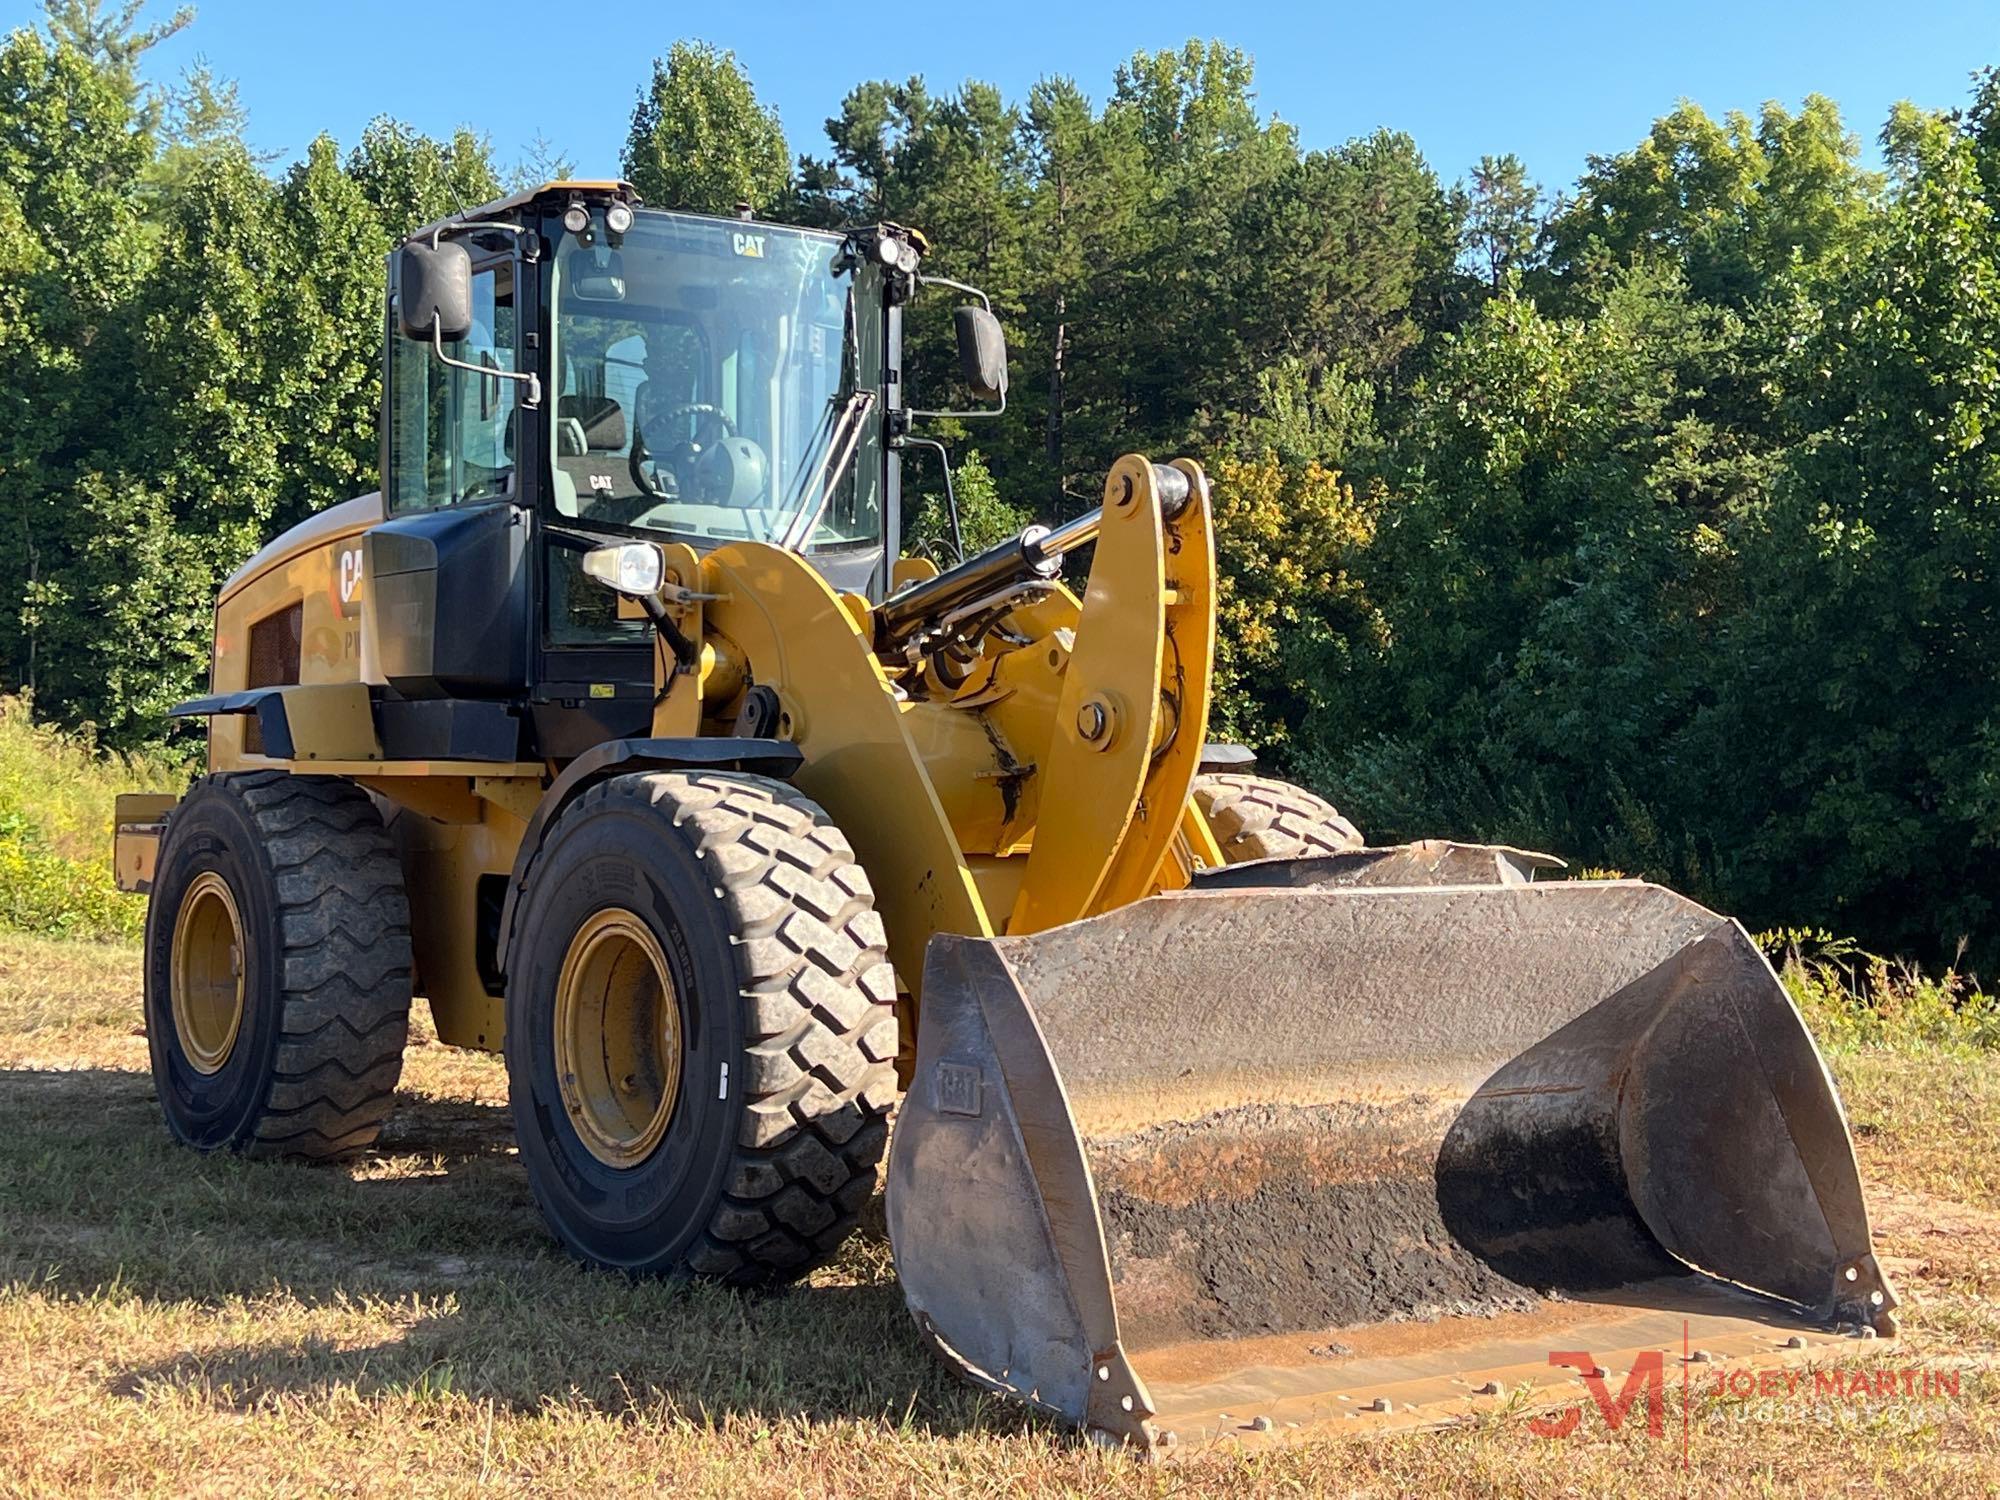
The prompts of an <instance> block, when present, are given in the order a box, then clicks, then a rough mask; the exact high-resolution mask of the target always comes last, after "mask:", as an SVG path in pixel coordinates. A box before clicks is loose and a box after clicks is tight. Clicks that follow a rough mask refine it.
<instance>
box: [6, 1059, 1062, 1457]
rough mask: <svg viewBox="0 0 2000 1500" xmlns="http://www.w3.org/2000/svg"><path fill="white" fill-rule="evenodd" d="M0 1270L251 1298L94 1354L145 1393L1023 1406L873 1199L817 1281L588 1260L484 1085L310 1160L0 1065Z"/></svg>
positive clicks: (134, 1100)
mask: <svg viewBox="0 0 2000 1500" xmlns="http://www.w3.org/2000/svg"><path fill="white" fill-rule="evenodd" d="M0 1284H5V1285H6V1286H7V1287H9V1288H11V1291H10V1292H9V1293H8V1294H9V1295H16V1294H19V1293H21V1292H22V1290H23V1289H24V1288H25V1289H29V1290H32V1291H34V1292H38V1293H40V1294H42V1295H44V1296H52V1297H58V1298H66V1299H72V1300H79V1301H81V1300H87V1299H92V1298H101V1299H106V1300H110V1301H120V1300H131V1299H135V1298H136V1299H142V1300H143V1301H145V1302H147V1303H158V1304H181V1303H191V1304H193V1305H194V1306H195V1307H196V1308H197V1309H203V1310H209V1311H211V1312H220V1313H222V1314H224V1315H225V1316H227V1315H231V1314H232V1313H233V1309H234V1308H235V1306H236V1304H237V1303H238V1302H239V1301H242V1302H247V1303H248V1304H249V1320H250V1325H251V1326H252V1327H253V1328H254V1329H255V1330H256V1332H255V1334H254V1335H253V1336H252V1337H249V1338H241V1337H239V1338H237V1339H236V1341H235V1342H233V1343H228V1344H224V1345H221V1346H206V1347H204V1346H203V1345H201V1344H200V1342H199V1338H198V1336H196V1337H190V1338H189V1339H188V1341H187V1344H186V1352H183V1353H179V1354H176V1355H175V1356H173V1357H171V1358H168V1359H164V1360H159V1361H155V1362H152V1363H145V1364H135V1365H132V1366H129V1367H126V1368H123V1369H118V1370H115V1371H113V1372H112V1373H111V1374H110V1375H109V1376H108V1384H109V1386H110V1388H111V1389H112V1390H113V1391H114V1392H117V1393H119V1394H122V1395H127V1396H131V1397H134V1398H138V1399H143V1398H144V1397H145V1395H146V1394H147V1393H148V1392H149V1391H152V1390H156V1389H158V1388H160V1387H162V1386H170V1387H181V1388H186V1389H191V1390H194V1391H197V1392H199V1393H201V1394H202V1395H203V1396H204V1397H205V1398H206V1399H208V1400H211V1401H213V1402H214V1403H215V1404H216V1405H217V1406H219V1407H223V1408H237V1409H245V1408H252V1407H255V1406H256V1405H258V1404H259V1403H260V1402H264V1401H267V1400H269V1399H271V1398H273V1397H277V1396H281V1395H287V1394H290V1395H297V1396H302V1397H305V1398H306V1399H314V1398H317V1397H323V1396H326V1395H330V1394H332V1393H334V1392H337V1391H353V1392H356V1393H359V1394H361V1395H364V1396H366V1395H369V1394H374V1393H382V1392H415V1393H433V1394H442V1393H446V1392H452V1393H457V1394H460V1395H463V1396H465V1397H467V1398H469V1399H472V1400H475V1401H486V1400H490V1401H493V1402H494V1403H496V1404H498V1405H500V1406H503V1407H506V1408H511V1409H518V1410H533V1409H538V1408H541V1407H543V1406H545V1405H547V1404H549V1403H555V1404H557V1405H575V1406H579V1407H588V1408H592V1409H595V1410H599V1411H606V1412H612V1413H620V1412H630V1413H633V1414H635V1415H636V1414H658V1413H660V1412H661V1411H663V1410H664V1411H667V1412H671V1413H675V1414H678V1415H681V1416H685V1417H689V1418H692V1419H694V1420H697V1421H700V1420H704V1419H710V1418H714V1419H719V1418H721V1417H724V1416H727V1415H735V1414H749V1415H755V1416H757V1417H760V1418H763V1419H781V1418H784V1417H807V1418H812V1419H817V1420H829V1419H858V1420H864V1421H887V1422H890V1423H901V1422H903V1421H905V1420H915V1421H917V1422H919V1423H921V1424H922V1425H923V1426H925V1427H926V1428H928V1429H929V1430H931V1431H933V1432H959V1431H968V1430H980V1431H996V1430H997V1431H1009V1430H1020V1429H1023V1428H1025V1427H1028V1426H1031V1425H1034V1419H1033V1418H1031V1417H1029V1416H1028V1415H1027V1414H1025V1413H1023V1412H1021V1411H1019V1410H1017V1409H1014V1408H1011V1407H1007V1406H1005V1405H1003V1404H1001V1403H998V1402H996V1401H994V1400H993V1399H992V1398H990V1397H985V1396H981V1395H979V1394H978V1393H976V1392H972V1391H970V1390H969V1389H967V1388H966V1387H964V1386H963V1385H961V1384H960V1383H958V1382H957V1381H956V1380H955V1379H953V1378H951V1377H950V1376H948V1375H947V1374H946V1373H945V1372H944V1371H943V1370H942V1369H941V1368H940V1367H939V1366H938V1365H937V1363H936V1361H935V1360H933V1358H932V1357H931V1355H930V1353H929V1351H928V1350H926V1349H925V1348H924V1346H923V1345H922V1343H921V1342H920V1340H919V1338H918V1336H917V1333H916V1330H915V1329H914V1327H913V1326H912V1324H911V1322H910V1318H909V1315H908V1313H907V1312H906V1311H905V1309H904V1306H903V1301H902V1294H901V1292H900V1290H899V1289H898V1287H897V1286H896V1283H895V1278H894V1275H893V1272H892V1270H891V1269H890V1265H889V1257H888V1247H887V1244H886V1242H885V1240H884V1238H883V1235H882V1229H881V1218H880V1214H879V1211H875V1212H871V1213H870V1214H869V1215H867V1216H865V1217H864V1222H863V1226H862V1228H861V1229H860V1230H859V1231H857V1233H856V1234H855V1236H854V1237H853V1238H852V1239H851V1240H850V1241H849V1243H848V1246H847V1247H846V1249H845V1250H844V1251H843V1252H842V1254H841V1256H840V1258H839V1259H838V1260H837V1261H836V1262H835V1264H834V1265H833V1266H831V1267H829V1268H828V1269H827V1270H825V1271H823V1272H821V1273H819V1274H817V1275H816V1276H815V1277H814V1278H813V1281H812V1283H811V1284H808V1285H803V1286H798V1287H794V1288H790V1289H787V1290H783V1291H779V1292H771V1293H755V1294H745V1293H738V1292H731V1291H728V1290H725V1289H722V1288H718V1287H713V1286H673V1285H668V1284H664V1283H660V1282H635V1281H630V1280H628V1279H626V1278H624V1277H621V1276H617V1275H613V1274H606V1273H602V1272H595V1271H591V1270H588V1269H586V1268H584V1267H582V1266H580V1265H578V1264H577V1263H575V1262H574V1261H572V1260H570V1259H569V1258H568V1257H567V1256H565V1255H564V1254H563V1253H562V1252H561V1251H560V1250H559V1249H558V1248H557V1247H556V1245H555V1244H554V1242H553V1241H552V1240H551V1239H550V1237H549V1235H548V1233H547V1231H546V1229H545V1228H544V1227H543V1225H542V1222H541V1219H540V1216H539V1214H538V1212H537V1210H536V1208H535V1205H534V1202H533V1200H532V1198H531V1197H530V1195H529V1191H528V1186H527V1180H526V1176H525V1174H524V1173H523V1171H522V1169H521V1167H520V1164H519V1161H518V1159H517V1158H516V1157H515V1156H514V1154H513V1150H512V1132H511V1127H510V1123H509V1118H508V1114H507V1110H506V1108H505V1106H504V1105H497V1104H479V1103H469V1102H465V1101H462V1100H443V1099H434V1098H425V1097H421V1096H414V1095H407V1094H406V1095H404V1096H402V1097H401V1098H400V1099H399V1101H398V1105H397V1112H396V1114H395V1115H394V1116H393V1117H392V1122H391V1125H390V1126H389V1127H388V1128H387V1129H385V1131H384V1133H383V1139H382V1142H381V1144H380V1146H379V1148H378V1149H377V1150H376V1151H375V1152H374V1153H371V1154H370V1155H368V1156H364V1157H362V1158H360V1159H358V1160H356V1161H354V1162H350V1163H344V1164H341V1165H337V1166H327V1167H306V1166H300V1165H294V1164H287V1163H269V1162H252V1161H244V1160H242V1159H240V1158H236V1157H229V1156H209V1157H204V1156H199V1155H196V1154H194V1153H192V1152H189V1151H187V1150H185V1149H183V1148H180V1147H178V1146H175V1145H174V1144H173V1143H172V1142H171V1141H170V1140H169V1139H168V1137H167V1134H166V1130H165V1127H164V1126H163V1125H162V1123H161V1121H160V1118H159V1113H158V1106H157V1104H156V1103H155V1101H154V1098H153V1092H152V1087H151V1080H150V1079H149V1078H148V1077H147V1076H146V1075H144V1074H140V1073H129V1072H119V1071H111V1070H91V1069H79V1070H76V1071H51V1070H0ZM218 1321H219V1319H215V1318H210V1319H204V1320H202V1322H200V1323H198V1324H197V1325H195V1326H196V1327H197V1329H199V1328H201V1327H203V1326H207V1327H214V1326H216V1324H217V1322H218ZM233 1331H234V1330H232V1332H233Z"/></svg>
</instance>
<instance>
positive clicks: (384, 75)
mask: <svg viewBox="0 0 2000 1500" xmlns="http://www.w3.org/2000/svg"><path fill="white" fill-rule="evenodd" d="M197 7H198V12H199V13H198V16H197V19H196V21H195V23H194V25H193V26H191V27H190V28H189V29H188V30H187V31H186V32H184V33H182V34H181V35H180V36H178V37H176V38H174V39H173V40H172V41H170V42H168V43H166V44H165V45H163V46H162V47H161V48H159V49H158V51H157V52H156V53H155V54H154V59H155V61H154V69H155V71H156V72H159V71H172V72H175V73H177V72H178V71H179V70H180V68H181V67H183V66H185V65H186V64H187V63H188V62H190V61H192V60H193V59H194V58H195V57H196V56H197V55H202V56H205V57H206V58H207V60H208V61H209V63H210V64H211V65H212V66H213V67H214V68H215V69H216V70H217V71H218V72H219V73H221V74H223V75H225V76H228V77H233V78H235V79H236V80H237V81H238V83H239V85H240V88H241V91H242V98H243V101H244V103H245V104H246V105H247V106H248V108H249V111H250V118H251V131H252V137H253V140H254V141H255V143H256V144H257V145H258V146H260V147H261V148H264V149H267V150H272V151H278V152H282V153H284V155H285V158H286V159H289V158H290V157H291V156H293V155H296V154H297V153H298V152H299V151H300V150H301V149H302V148H303V147H304V145H305V144H306V142H307V141H309V140H310V139H311V138H312V137H313V135H315V134H316V133H318V132H319V131H321V130H330V131H332V132H333V133H334V134H335V135H336V136H337V137H338V138H339V139H340V141H341V143H342V144H343V145H346V144H349V143H351V142H352V141H353V139H354V138H355V136H356V135H357V134H358V133H359V131H360V129H361V127H362V126H363V125H364V124H366V123H367V121H368V120H369V119H370V118H372V117H373V116H375V115H377V114H384V113H387V114H394V115H397V116H400V117H401V118H403V119H406V120H409V121H411V122H412V123H414V124H416V125H418V126H419V127H421V128H423V129H425V130H427V131H430V132H433V133H440V132H444V131H448V130H449V129H451V128H452V127H453V126H455V125H459V124H469V125H471V126H473V127H474V128H475V129H477V130H479V131H482V132H484V133H485V134H487V135H489V136H490V137H491V138H492V141H493V145H494V150H495V154H496V157H497V158H498V160H499V161H500V162H501V163H502V164H503V166H504V165H511V164H512V163H513V162H515V161H517V160H518V159H519V157H520V154H521V150H522V148H523V147H524V146H525V145H526V143H527V142H528V141H530V140H531V139H533V137H534V136H535V134H536V133H537V132H538V131H539V132H541V133H542V134H543V135H545V136H547V137H548V138H549V139H550V141H552V142H554V143H555V144H557V145H558V146H560V147H562V148H563V149H564V150H566V151H567V152H568V153H569V154H570V155H571V156H572V157H573V158H574V159H575V160H576V162H577V165H578V168H579V170H580V172H581V173H582V175H586V176H597V175H606V176H608V175H612V174H614V173H615V171H616V169H617V163H618V153H619V148H620V146H621V145H622V143H623V141H624V137H625V129H626V125H627V123H628V121H629V120H630V118H631V112H632V103H633V99H634V97H635V94H636V91H637V89H638V87H639V85H640V83H641V82H642V81H643V80H644V79H645V78H646V77H647V75H648V72H649V60H650V59H651V58H652V57H653V56H655V55H656V54H659V53H663V52H665V50H666V48H667V46H668V44H669V43H670V42H671V41H672V40H673V39H674V38H675V37H676V36H690V37H699V38H702V39H704V40H707V41H710V42H713V43H715V44H716V45H718V46H723V47H729V48H732V49H734V51H735V52H736V54H737V56H738V58H739V59H740V60H741V61H742V62H743V64H744V65H745V67H746V68H747V69H748V70H749V73H750V76H751V78H752V80H753V81H754V82H755V84H756V86H757V89H758V92H759V95H760V97H761V98H762V99H763V100H764V101H765V102H766V103H769V104H772V105H775V106H776V107H777V109H778V111H779V114H780V117H781V118H782V120H783V122H784V126H785V130H786V134H787V136H788V137H789V139H790V141H791V145H792V149H793V151H794V153H797V152H799V151H801V150H806V151H811V152H814V153H815V154H817V153H819V152H821V151H822V150H823V148H824V143H825V138H824V135H823V133H822V129H821V122H822V121H823V120H824V119H825V118H826V116H827V115H829V114H831V113H833V112H834V110H835V109H836V108H838V106H839V102H840V98H841V95H842V94H843V93H845V92H846V90H847V89H848V88H849V87H851V86H852V85H853V84H855V83H857V82H859V81H861V80H862V79H865V78H875V77H886V78H903V77H907V76H909V75H910V74H913V73H920V74H922V75H923V76H924V78H925V79H926V81H927V82H928V83H929V84H930V86H931V87H932V89H933V91H943V90H947V89H949V88H952V87H955V86H956V85H957V84H958V83H960V82H961V81H963V80H964V79H966V78H967V77H980V78H985V79H988V80H991V81H992V82H994V83H997V84H999V85H1000V86H1001V87H1002V88H1003V89H1004V90H1005V91H1006V92H1007V93H1008V95H1009V96H1010V97H1019V96H1020V95H1021V94H1023V93H1024V92H1025V91H1026V89H1027V87H1028V85H1030V84H1031V83H1033V82H1034V81H1035V79H1037V78H1039V77H1042V76H1044V75H1046V74H1050V73H1068V74H1069V75H1070V76H1072V77H1074V78H1075V79H1076V80H1077V81H1078V82H1079V83H1080V84H1082V85H1083V87H1084V88H1085V90H1086V91H1087V92H1089V93H1090V94H1091V96H1092V97H1093V98H1096V99H1102V97H1103V96H1104V94H1105V93H1106V92H1107V91H1108V90H1109V87H1110V81H1111V75H1112V71H1113V69H1114V68H1116V66H1117V65H1118V63H1119V62H1120V61H1121V60H1122V59H1124V58H1125V57H1128V56H1129V55H1130V54H1131V53H1132V52H1133V51H1134V50H1136V49H1139V48H1157V47H1170V46H1176V45H1178V44H1179V43H1181V42H1183V41H1185V40H1186V39H1187V38H1188V37H1190V36H1201V37H1208V36H1219V37H1221V38H1223V39H1224V40H1226V41H1228V42H1230V43H1232V44H1233V45H1235V46H1238V47H1241V48H1243V49H1244V50H1246V51H1248V52H1249V53H1250V54H1251V55H1252V56H1253V57H1254V58H1255V59H1256V63H1257V76H1258V95H1259V102H1260V105H1261V106H1262V108H1263V109H1264V110H1265V111H1266V112H1275V113H1276V114H1278V115H1279V116H1281V117H1282V118H1284V119H1286V120H1289V121H1291V122H1292V123H1293V124H1295V125H1296V126H1297V127H1298V128H1299V131H1300V134H1301V136H1302V138H1303V139H1304V141H1305V143H1306V145H1307V146H1308V147H1315V146H1329V145H1336V144H1338V143H1339V142H1341V141H1343V140H1346V139H1348V138H1349V137H1351V136H1354V135H1358V134H1363V133H1365V132H1367V131H1370V130H1373V129H1374V128H1375V127H1376V126H1378V125H1390V126H1394V127H1396V128H1399V129H1402V130H1407V131H1409V132H1410V133H1411V134H1412V135H1413V136H1415V137H1416V139H1417V142H1418V144H1419V146H1420V147H1421V148H1422V149H1423V151H1424V152H1425V154H1426V155H1427V156H1428V157H1429V158H1430V160H1431V162H1432V164H1433V165H1434V166H1436V167H1437V169H1438V170H1439V172H1440V173H1441V174H1442V175H1444V176H1445V177H1447V178H1452V177H1456V176H1459V175H1461V174H1462V173H1464V172H1465V171H1466V170H1467V169H1468V168H1469V167H1470V166H1471V165H1472V164H1473V163H1474V162H1475V161H1476V160H1477V159H1478V158H1479V156H1480V154H1481V153H1482V152H1487V151H1491V152H1496V153H1497V152H1503V151H1513V152H1515V153H1517V154H1518V155H1520V156H1521V157H1522V158H1523V159H1524V160H1525V161H1526V162H1527V163H1528V166H1529V169H1530V171H1531V172H1532V173H1533V174H1534V175H1535V176H1537V177H1538V178H1539V179H1540V180H1541V181H1542V182H1543V183H1544V184H1545V185H1546V186H1548V187H1551V188H1560V187H1562V186H1565V185H1567V184H1568V183H1569V182H1570V181H1572V180H1573V179H1574V178H1575V176H1576V174H1577V172H1578V171H1579V170H1581V168H1582V166H1583V163H1584V157H1585V156H1586V154H1588V153H1590V152H1609V151H1615V150H1622V149H1625V148H1626V147H1628V146H1630V145H1631V144H1632V143H1634V142H1635V141H1637V140H1638V138H1639V137H1640V136H1641V135H1642V134H1643V133H1644V132H1645V130H1646V127H1647V125H1648V124H1649V123H1650V122H1651V121H1652V120H1653V118H1654V117H1655V116H1657V115H1659V114H1662V113H1664V112H1665V111H1666V110H1668V109H1670V108H1672V107H1673V104H1674V102H1675V100H1676V99H1678V98H1680V97H1683V96H1685V97H1688V98H1691V99H1693V100H1695V101H1696V102H1697V103H1699V104H1701V105H1703V106H1704V107H1705V108H1707V109H1709V110H1710V111H1711V112H1715V113H1720V112H1722V111H1724V110H1727V109H1731V108H1741V109H1745V110H1749V111H1752V112H1754V111H1755V109H1756V107H1757V106H1758V105H1759V104H1760V103H1761V102H1762V101H1764V100H1766V99H1773V98H1775V99H1780V100H1783V101H1785V102H1787V103H1788V104H1791V105H1793V106H1796V104H1797V102H1798V101H1799V99H1800V98H1801V97H1803V96H1804V95H1805V94H1806V93H1808V92H1811V91H1815V90H1817V91H1819V92H1821V93H1825V94H1829V95H1831V96H1832V97H1833V98H1834V99H1835V100H1837V101H1838V102H1839V103H1840V105H1841V106H1842V108H1843V110H1844V111H1845V112H1846V115H1847V119H1848V121H1849V124H1850V127H1851V128H1853V129H1855V130H1857V131H1858V132H1859V133H1860V134H1861V135H1862V136H1863V138H1864V139H1865V140H1868V141H1869V142H1870V143H1871V149H1872V141H1873V137H1874V135H1875V132H1876V131H1877V130H1878V129H1879V128H1880V126H1881V122H1882V120H1883V117H1884V116H1885V114H1886V112H1887V110H1888V108H1889V106H1890V104H1891V103H1893V102H1894V101H1895V100H1897V99H1902V98H1909V99H1914V100H1915V101H1917V102H1918V103H1920V104H1924V105H1930V106H1949V105H1955V104H1958V103H1961V102H1963V100H1964V99H1965V97H1966V92H1967V76H1968V75H1969V74H1970V72H1971V71H1972V70H1973V69H1974V68H1976V67H1980V66H1983V65H1986V64H1989V63H2000V3H1995V0H1983V3H1978V0H1911V3H1903V4H1896V5H1885V4H1882V3H1880V0H1875V3H1870V4H1863V3H1859V0H1820V3H1816V4H1805V3H1785V4H1758V3H1755V0H1737V3H1734V4H1720V3H1714V0H1684V3H1681V4H1678V5H1674V6H1671V7H1669V6H1655V5H1650V4H1631V3H1628V4H1623V5H1621V4H1618V3H1617V0H1599V3H1595V4H1578V3H1560V4H1523V5H1514V6H1506V5H1496V4H1494V3H1492V0H1485V3H1477V4H1471V3H1422V0H1405V3H1402V4H1383V3H1381V0H1369V3H1367V4H1354V3H1342V4H1332V3H1327V4H1319V5H1313V4H1307V3H1294V0H1270V3H1263V4H1248V5H1245V4H1234V5H1225V4H1215V3H1213V0H1211V3H1206V4H1184V3H1179V0H1149V3H1145V4H1135V3H1129V0H1128V3H1122V4H1097V5H1092V4H1088V3H1078V0H1070V3H1067V4H1055V3H1047V0H1015V3H1012V4H1005V5H988V6H971V5H965V4H962V3H961V4H939V5H933V6H924V5H921V4H918V5H910V4H901V5H893V6H891V5H883V4H859V3H850V4H845V5H843V4H837V3H833V0H815V3H810V4H797V3H792V0H765V3H744V0H710V3H708V4H705V5H685V4H673V3H659V0H650V3H642V0H557V3H549V0H539V3H528V0H485V3H483V4H481V5H476V6H475V5H436V4H425V3H421V0H394V3H391V0H349V3H344V4H336V3H331V0H197ZM171 9H172V4H171V0H153V3H152V6H151V11H152V12H153V13H154V14H161V15H163V14H166V13H168V12H169V11H170V10H171ZM39 15H40V7H39V5H38V4H36V3H34V0H0V22H4V23H5V24H6V25H8V26H12V25H18V24H22V23H25V22H29V21H32V20H34V19H36V18H38V17H39Z"/></svg>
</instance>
